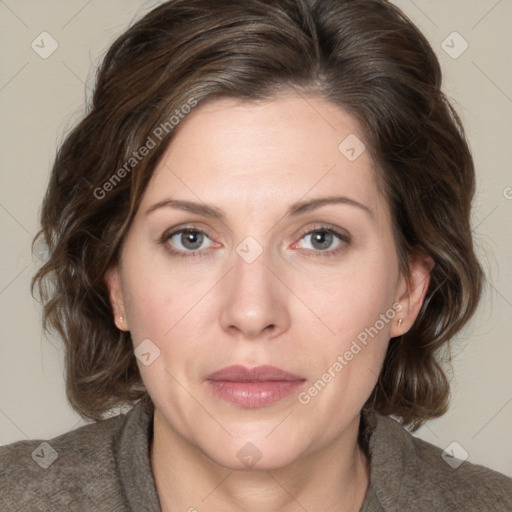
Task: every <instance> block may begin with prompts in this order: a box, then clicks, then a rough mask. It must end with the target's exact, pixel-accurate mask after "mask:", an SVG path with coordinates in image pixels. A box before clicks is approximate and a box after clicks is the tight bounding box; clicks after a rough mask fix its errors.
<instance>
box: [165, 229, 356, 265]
mask: <svg viewBox="0 0 512 512" xmlns="http://www.w3.org/2000/svg"><path fill="white" fill-rule="evenodd" d="M185 232H192V233H200V234H202V235H205V236H206V237H208V235H207V234H206V233H205V232H204V231H202V230H201V229H196V228H195V227H184V228H181V229H178V230H176V231H171V232H169V231H166V232H165V233H164V234H163V235H162V236H161V237H160V239H159V242H160V243H161V244H166V245H167V247H168V250H169V251H170V252H171V253H172V254H173V255H176V256H180V257H183V258H190V257H198V258H201V257H204V256H207V255H208V254H209V253H210V252H212V249H203V250H199V249H196V250H195V251H180V250H176V249H174V248H173V247H172V246H171V245H170V244H167V242H168V241H169V240H170V239H171V238H172V237H173V236H175V235H178V234H180V233H185ZM317 232H325V233H329V234H331V235H334V236H335V237H337V238H338V239H339V240H340V242H341V243H340V244H339V245H338V246H337V247H336V248H335V249H331V250H325V251H320V250H314V249H306V250H307V251H311V252H312V253H313V256H315V257H317V256H321V257H331V256H336V255H337V254H338V253H339V252H340V251H342V250H343V249H344V246H345V245H349V244H350V242H351V238H350V236H349V235H348V234H344V233H341V232H339V231H337V230H336V229H334V228H332V227H330V226H325V225H319V226H315V227H314V228H313V229H310V230H309V231H306V232H304V233H302V234H301V236H300V239H299V240H302V239H303V238H304V237H305V236H307V235H311V234H314V233H317ZM208 238H210V237H208Z"/></svg>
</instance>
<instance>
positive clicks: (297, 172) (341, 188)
mask: <svg viewBox="0 0 512 512" xmlns="http://www.w3.org/2000/svg"><path fill="white" fill-rule="evenodd" d="M365 147H367V141H366V139H365V135H364V133H363V131H362V130H361V127H360V126H359V124H358V122H357V120H356V119H355V118H354V117H353V116H351V115H349V114H348V113H347V112H345V111H343V110H342V109H341V108H340V107H338V106H337V105H334V104H333V103H330V102H327V101H325V100H323V99H321V98H319V97H311V96H303V95H298V94H287V95H281V96H279V97H276V98H273V99H269V100H261V101H250V102H249V101H243V100H240V99H235V98H219V99H213V100H209V101H207V102H205V103H203V104H200V105H199V106H198V107H196V108H195V109H194V110H193V111H192V112H191V113H190V114H189V115H188V116H187V117H186V118H185V119H184V120H182V121H181V123H180V125H179V126H178V128H177V131H176V133H175V135H174V138H173V140H172V142H171V143H170V145H169V146H168V148H167V150H166V151H165V153H164V154H163V156H162V158H161V160H160V162H159V164H158V165H157V167H156V169H155V171H154V174H153V177H152V179H151V181H150V184H149V186H148V189H147V191H146V193H145V197H144V198H143V206H147V205H148V203H152V202H155V201H158V200H162V199H164V198H165V196H166V195H167V196H170V195H173V196H174V195H176V196H179V197H180V198H184V199H190V200H195V201H198V200H199V201H204V202H206V203H215V204H218V206H219V207H221V208H222V209H229V208H230V207H233V206H235V205H237V204H238V206H240V205H241V204H243V205H244V206H245V208H246V213H247V212H248V211H249V210H251V209H259V210H261V209H262V208H263V209H265V210H267V209H268V208H270V207H272V206H274V205H275V204H277V203H278V204H291V203H293V202H296V201H297V200H299V199H301V198H307V197H310V196H311V197H313V196H315V195H326V194H343V195H346V196H349V197H352V198H353V199H355V200H357V201H360V202H363V203H365V204H368V205H369V204H372V205H373V207H374V208H375V207H378V206H379V204H380V203H381V202H382V198H380V197H379V193H378V189H377V186H376V179H375V171H374V169H373V161H372V159H371V157H370V154H369V151H367V150H366V149H365ZM377 203H379V204H377ZM380 206H382V207H384V208H385V205H382V204H380ZM235 209H236V208H235Z"/></svg>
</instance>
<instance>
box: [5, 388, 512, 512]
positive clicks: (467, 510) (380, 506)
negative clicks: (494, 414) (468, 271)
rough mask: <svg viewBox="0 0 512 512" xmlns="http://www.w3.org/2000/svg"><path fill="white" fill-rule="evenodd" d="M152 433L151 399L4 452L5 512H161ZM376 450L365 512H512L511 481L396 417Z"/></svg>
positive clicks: (378, 436)
mask: <svg viewBox="0 0 512 512" xmlns="http://www.w3.org/2000/svg"><path fill="white" fill-rule="evenodd" d="M152 432H153V408H152V404H151V400H150V399H149V397H147V396H146V398H144V399H143V400H141V401H139V402H138V403H137V404H136V405H135V406H134V407H133V408H132V409H131V410H130V411H129V412H128V413H127V414H122V415H119V416H116V417H114V418H109V419H107V420H104V421H100V422H98V423H92V424H89V425H86V426H83V427H81V428H78V429H76V430H73V431H71V432H68V433H66V434H63V435H61V436H58V437H55V438H54V439H50V440H49V441H46V442H44V441H42V440H31V441H19V442H16V443H13V444H10V445H7V446H2V447H0V511H2V512H11V511H15V512H25V511H27V512H35V511H37V512H39V511H41V512H61V511H62V512H78V511H80V512H82V511H83V512H128V511H130V512H159V511H160V505H159V500H158V495H157V493H156V487H155V481H154V479H153V474H152V471H151V463H150V446H151V439H152ZM369 451H370V456H371V475H370V486H369V488H368V491H367V494H366V497H365V501H364V504H363V506H362V508H361V511H360V512H399V511H400V512H408V511H411V512H433V511H442V512H450V511H453V512H455V511H457V512H484V511H493V512H512V479H511V478H509V477H506V476H505V475H502V474H501V473H498V472H496V471H492V470H491V469H488V468H485V467H483V466H480V465H475V464H470V463H469V462H467V461H466V462H463V463H462V464H461V465H460V466H458V467H457V468H456V469H454V467H455V466H457V464H456V463H455V462H454V461H453V460H452V459H450V458H448V459H447V460H448V462H451V464H449V463H448V462H447V461H446V460H444V459H443V457H442V456H441V454H442V450H441V449H439V448H438V447H436V446H434V445H432V444H429V443H427V442H425V441H422V440H421V439H418V438H416V437H414V436H412V435H411V434H410V433H409V432H407V431H406V430H405V429H404V428H403V427H402V426H401V425H400V424H399V423H398V422H397V421H395V420H394V419H392V418H389V417H385V416H377V423H376V426H375V429H374V430H373V432H372V433H371V437H370V439H369ZM445 459H446V456H445ZM452 466H453V467H452ZM204 509H205V510H207V507H206V508H204Z"/></svg>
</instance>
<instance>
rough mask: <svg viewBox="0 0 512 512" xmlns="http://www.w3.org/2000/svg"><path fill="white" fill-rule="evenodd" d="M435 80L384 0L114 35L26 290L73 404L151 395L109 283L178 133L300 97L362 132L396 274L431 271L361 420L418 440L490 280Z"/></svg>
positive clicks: (59, 167) (167, 15)
mask: <svg viewBox="0 0 512 512" xmlns="http://www.w3.org/2000/svg"><path fill="white" fill-rule="evenodd" d="M441 78H442V77H441V69H440V66H439V62H438V60H437V58H436V56H435V54H434V52H433V50H432V48H431V47H430V45H429V43H428V42H427V40H426V39H425V37H424V36H423V35H422V34H421V32H420V31H419V30H418V29H417V28H416V26H415V25H414V24H413V23H412V22H411V21H410V20H409V19H408V18H407V17H406V16H405V15H404V14H403V13H402V12H401V10H400V9H398V8H397V7H396V6H394V5H393V4H391V3H389V2H388V1H386V0H357V1H356V0H246V1H244V2H239V1H235V0H216V1H215V2H211V1H210V0H171V1H168V2H165V3H163V4H162V5H160V6H158V7H157V8H156V9H154V10H153V11H151V12H149V13H148V14H146V15H145V16H144V17H143V18H142V19H141V20H139V21H138V22H136V23H135V24H134V25H133V26H132V27H131V28H129V29H128V30H127V31H126V32H125V33H123V34H122V35H121V36H120V37H119V38H118V39H117V40H116V41H115V42H114V43H113V45H112V46H111V47H110V49H109V51H108V52H107V54H106V56H105V58H104V60H103V62H102V64H101V66H100V68H99V70H98V72H97V77H96V85H95V90H94V94H93V97H92V104H91V105H90V107H89V109H88V111H87V112H86V115H85V117H84V119H83V120H82V121H81V122H80V123H79V124H78V125H77V126H76V127H75V128H74V129H73V130H72V131H71V132H70V133H69V135H68V136H67V137H66V139H65V141H64V142H63V144H62V145H61V147H60V148H59V150H58V152H57V156H56V159H55V162H54V165H53V169H52V172H51V177H50V181H49V185H48V189H47V192H46V195H45V198H44V201H43V205H42V209H41V230H40V231H39V233H38V234H37V235H36V238H35V239H34V242H35V241H36V240H37V239H38V237H43V238H44V242H45V244H46V245H47V247H48V254H49V258H48V260H47V261H46V262H45V263H44V265H43V266H42V267H41V268H40V270H39V271H38V272H37V274H36V275H35V276H34V277H33V280H32V288H31V289H32V293H34V287H35V285H36V284H37V285H38V290H39V297H40V299H41V300H42V303H43V308H44V312H43V325H44V328H45V330H47V331H49V330H54V331H56V332H57V333H58V335H60V337H61V338H62V340H63V342H64V345H65V354H66V356H65V357H66V391H67V397H68V400H69V402H70V404H71V406H72V407H73V408H74V409H75V410H76V411H77V412H78V413H79V414H80V415H81V416H82V417H84V418H88V419H93V420H99V419H101V418H102V417H103V415H104V414H105V413H106V412H108V411H109V410H110V409H112V408H113V407H114V406H116V405H123V404H124V405H126V404H128V405H130V404H133V403H134V402H135V401H136V400H138V399H140V398H142V397H143V396H144V394H145V393H147V392H146V391H145V388H144V385H143V383H142V380H141V376H140V374H139V370H138V367H137V364H136V360H135V356H134V353H133V346H132V341H131V338H130V333H129V332H123V331H120V330H118V329H117V327H116V325H115V323H114V320H113V312H112V308H111V304H110V301H109V294H108V289H107V286H106V283H105V279H104V276H105V273H106V271H107V270H108V269H109V268H111V267H112V266H113V265H115V264H116V263H117V262H118V258H119V255H120V248H121V244H122V242H123V239H124V236H125V234H126V232H127V230H128V229H129V227H130V224H131V221H132V219H133V217H134V215H135V213H136V211H137V208H138V205H139V204H140V201H141V198H142V195H143V193H144V191H145V188H146V186H147V184H148V182H149V180H150V178H151V176H152V173H153V171H154V170H155V167H156V165H157V163H158V161H159V158H160V157H161V155H162V153H163V152H164V150H165V149H166V147H167V146H168V144H169V142H170V141H171V140H172V137H173V135H174V133H175V132H176V130H175V128H176V126H179V122H180V121H181V119H183V118H184V117H185V116H186V114H187V113H188V112H190V111H191V109H192V108H193V107H194V106H195V105H198V104H201V103H202V102H204V101H206V100H209V99H213V98H219V97H231V98H237V99H241V100H244V101H259V100H261V101H264V100H266V99H271V98H275V97H276V95H278V94H280V93H284V92H286V91H293V92H295V93H296V94H302V95H305V96H307V95H315V96H317V97H320V98H322V99H324V100H326V101H329V102H332V103H334V104H336V105H337V106H339V107H340V108H342V109H343V110H344V111H346V112H347V113H349V114H350V115H352V116H354V118H355V119H356V120H357V121H358V122H359V123H360V125H361V127H362V128H363V133H364V136H365V141H367V142H368V146H367V149H368V150H369V151H370V155H371V158H372V161H373V162H374V165H375V169H376V179H377V181H378V184H379V187H380V188H379V190H382V193H383V195H384V196H385V198H386V199H387V201H388V204H389V206H390V210H391V213H392V219H393V234H394V239H395V244H396V250H397V255H398V259H399V265H400V270H401V272H403V274H404V275H405V276H406V277H408V258H409V257H410V256H411V255H413V254H414V253H415V252H417V251H423V252H424V253H426V254H428V255H429V256H430V257H431V258H432V259H433V260H434V267H433V268H432V270H431V272H430V284H429V287H428V290H427V294H426V297H425V300H424V303H423V305H422V308H421V310H420V313H419V315H418V317H417V318H416V321H415V323H414V324H413V326H412V327H411V328H410V330H409V331H408V332H407V333H406V334H404V335H402V336H400V337H397V338H392V339H391V340H390V343H389V348H388V351H387V354H386V357H385V361H384V364H383V367H382V370H381V373H380V375H379V378H378V382H377V385H376V386H375V389H374V390H373V392H372V395H371V396H370V398H369V399H368V401H367V404H366V406H365V407H366V408H367V409H371V410H372V411H373V412H377V413H380V414H385V415H390V414H393V415H396V416H398V417H400V418H401V419H402V421H403V423H404V424H406V425H410V426H411V427H412V428H413V430H415V429H416V428H418V427H419V426H420V425H421V424H422V423H423V422H424V421H426V420H427V419H431V418H434V417H437V416H440V415H442V414H444V413H445V412H446V410H447V407H448V402H449V395H450V391H449V381H448V378H447V377H446V374H445V370H444V369H443V366H444V363H443V361H442V358H441V357H440V354H441V352H442V351H441V349H442V348H445V346H446V345H447V343H448V342H449V340H450V339H452V338H453V337H454V335H455V334H456V333H457V332H458V331H459V330H460V329H461V328H462V327H463V326H464V325H465V324H466V322H467V321H468V320H469V319H470V317H471V316H472V315H473V313H474V311H475V309H476V307H477V305H478V302H479V299H480V295H481V287H482V278H483V272H482V269H481V266H480V264H479V262H478V260H477V258H476V256H475V252H474V248H473V241H472V235H471V228H470V209H471V202H472V199H473V195H474V190H475V176H474V165H473V160H472V156H471V153H470V150H469V147H468V143H467V141H466V137H465V133H464V129H463V126H462V123H461V121H460V119H459V117H458V115H457V113H456V111H455V110H454V108H453V107H452V106H451V104H450V102H449V100H448V99H447V98H446V96H445V95H444V93H443V92H442V91H441ZM144 148H145V150H144Z"/></svg>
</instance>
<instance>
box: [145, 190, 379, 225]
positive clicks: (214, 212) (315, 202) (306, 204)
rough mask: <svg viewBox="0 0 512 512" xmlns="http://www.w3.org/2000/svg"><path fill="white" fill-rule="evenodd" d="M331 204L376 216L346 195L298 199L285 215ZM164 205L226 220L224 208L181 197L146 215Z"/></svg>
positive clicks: (149, 209)
mask: <svg viewBox="0 0 512 512" xmlns="http://www.w3.org/2000/svg"><path fill="white" fill-rule="evenodd" d="M330 204H345V205H349V206H355V207H357V208H359V209H361V210H363V211H365V212H366V213H367V214H368V215H369V216H370V217H372V218H374V214H373V212H372V210H371V209H370V208H368V206H366V205H364V204H363V203H360V202H359V201H356V200H355V199H351V198H349V197H345V196H325V197H318V198H315V199H310V200H304V201H298V202H296V203H293V204H292V205H290V207H289V208H288V210H287V212H286V214H285V216H289V217H296V216H299V215H302V214H304V213H307V212H310V211H313V210H316V209H317V208H321V207H322V206H326V205H330ZM164 207H168V208H174V209H177V210H183V211H186V212H189V213H195V214H197V215H201V216H203V217H210V218H213V219H218V220H220V221H223V222H224V221H225V215H224V213H223V212H222V210H220V209H219V208H216V207H215V206H212V205H208V204H205V203H195V202H192V201H182V200H179V199H164V200H163V201H159V202H158V203H155V204H154V205H153V206H151V207H150V208H148V210H147V211H146V215H148V214H149V213H151V212H154V211H155V210H158V209H159V208H164Z"/></svg>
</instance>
